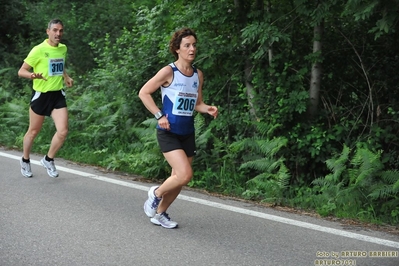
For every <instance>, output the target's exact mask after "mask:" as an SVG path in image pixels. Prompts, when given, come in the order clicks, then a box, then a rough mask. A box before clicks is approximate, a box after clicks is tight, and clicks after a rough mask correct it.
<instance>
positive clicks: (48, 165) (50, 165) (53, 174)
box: [40, 156, 58, 177]
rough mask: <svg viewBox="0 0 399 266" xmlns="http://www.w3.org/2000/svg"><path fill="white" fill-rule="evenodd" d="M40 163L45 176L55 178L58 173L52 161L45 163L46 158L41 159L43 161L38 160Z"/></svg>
mask: <svg viewBox="0 0 399 266" xmlns="http://www.w3.org/2000/svg"><path fill="white" fill-rule="evenodd" d="M40 163H41V164H42V165H43V166H44V168H46V170H47V174H48V175H49V176H50V177H57V176H58V172H57V169H56V168H55V164H54V161H50V162H49V161H46V156H44V157H43V159H41V160H40Z"/></svg>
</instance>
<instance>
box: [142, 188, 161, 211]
mask: <svg viewBox="0 0 399 266" xmlns="http://www.w3.org/2000/svg"><path fill="white" fill-rule="evenodd" d="M157 188H158V186H154V187H151V188H150V190H149V191H148V199H147V200H146V201H145V202H144V212H145V214H146V215H147V216H148V217H150V218H152V217H154V216H155V213H156V212H157V208H158V205H159V202H160V201H161V199H162V198H157V197H156V196H155V193H154V192H155V190H156V189H157Z"/></svg>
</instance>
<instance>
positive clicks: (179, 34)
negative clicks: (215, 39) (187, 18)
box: [169, 28, 198, 59]
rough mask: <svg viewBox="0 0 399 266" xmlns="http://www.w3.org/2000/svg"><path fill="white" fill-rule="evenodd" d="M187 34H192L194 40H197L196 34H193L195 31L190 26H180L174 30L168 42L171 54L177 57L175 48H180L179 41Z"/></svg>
mask: <svg viewBox="0 0 399 266" xmlns="http://www.w3.org/2000/svg"><path fill="white" fill-rule="evenodd" d="M188 36H193V37H194V38H195V40H196V41H197V40H198V39H197V35H196V34H195V32H194V31H193V30H192V29H190V28H182V29H180V30H178V31H176V32H175V33H174V34H173V36H172V39H171V40H170V42H169V51H170V52H171V53H172V54H173V56H174V57H175V58H176V59H178V58H179V55H178V54H177V53H176V50H179V48H180V43H181V40H182V39H183V38H186V37H188Z"/></svg>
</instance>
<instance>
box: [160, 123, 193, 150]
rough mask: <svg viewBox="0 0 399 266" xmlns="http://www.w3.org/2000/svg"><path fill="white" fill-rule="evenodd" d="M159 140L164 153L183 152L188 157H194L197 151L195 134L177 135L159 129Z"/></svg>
mask: <svg viewBox="0 0 399 266" xmlns="http://www.w3.org/2000/svg"><path fill="white" fill-rule="evenodd" d="M157 139H158V143H159V146H160V147H161V151H162V152H163V153H166V152H169V151H173V150H179V149H180V150H183V151H184V152H185V153H186V155H187V157H193V156H194V155H195V153H196V150H195V133H192V134H189V135H177V134H174V133H170V132H169V131H165V130H161V129H157Z"/></svg>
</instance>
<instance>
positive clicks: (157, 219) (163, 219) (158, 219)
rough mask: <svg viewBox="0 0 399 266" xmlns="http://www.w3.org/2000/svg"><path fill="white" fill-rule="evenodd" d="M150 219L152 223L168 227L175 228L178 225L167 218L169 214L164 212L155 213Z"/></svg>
mask: <svg viewBox="0 0 399 266" xmlns="http://www.w3.org/2000/svg"><path fill="white" fill-rule="evenodd" d="M150 221H151V223H153V224H156V225H160V226H162V227H164V228H168V229H172V228H176V227H177V226H178V224H177V223H176V222H174V221H172V220H171V219H170V218H169V215H168V214H167V213H166V212H163V213H157V214H155V216H154V217H152V218H151V219H150Z"/></svg>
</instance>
